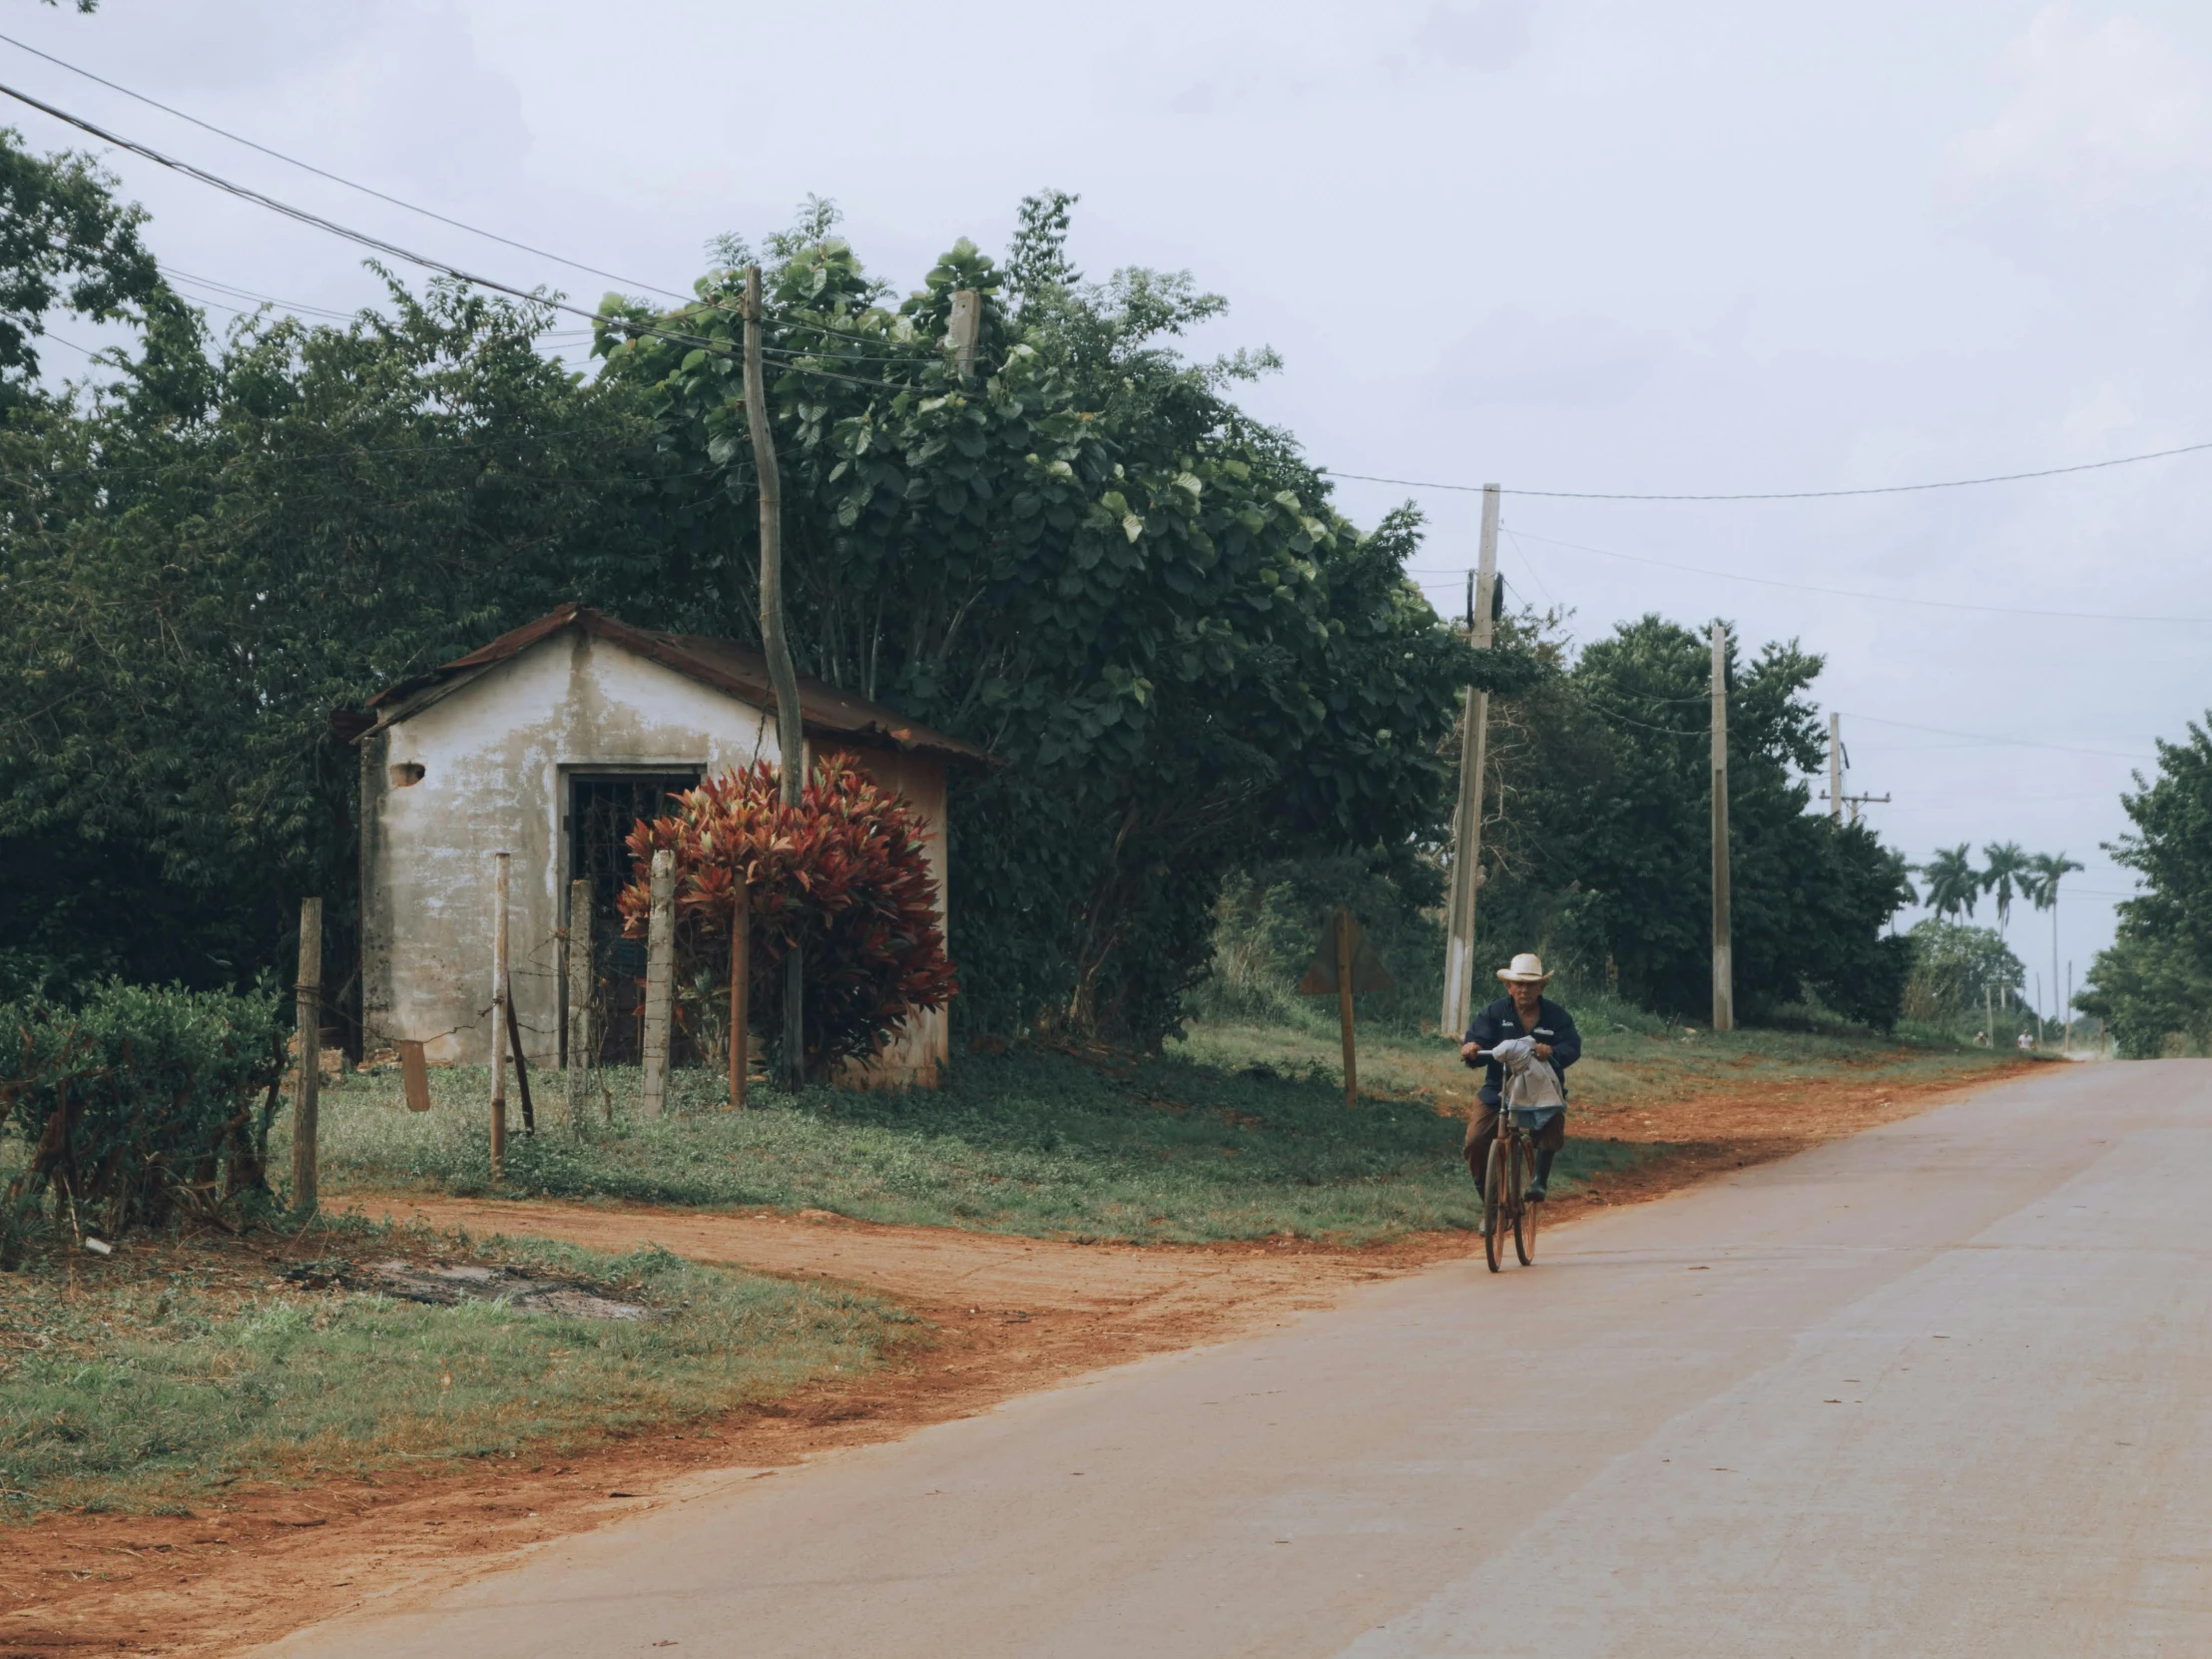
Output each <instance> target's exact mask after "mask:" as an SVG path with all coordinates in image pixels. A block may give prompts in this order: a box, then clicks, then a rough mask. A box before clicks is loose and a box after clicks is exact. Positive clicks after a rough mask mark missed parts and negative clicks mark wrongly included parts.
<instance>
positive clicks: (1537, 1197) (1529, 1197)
mask: <svg viewBox="0 0 2212 1659" xmlns="http://www.w3.org/2000/svg"><path fill="white" fill-rule="evenodd" d="M1543 1201H1544V1189H1543V1186H1542V1184H1541V1183H1540V1182H1532V1183H1530V1185H1529V1188H1528V1191H1527V1193H1526V1194H1525V1195H1524V1198H1523V1202H1525V1203H1528V1204H1541V1203H1542V1202H1543Z"/></svg>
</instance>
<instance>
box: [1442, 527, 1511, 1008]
mask: <svg viewBox="0 0 2212 1659" xmlns="http://www.w3.org/2000/svg"><path fill="white" fill-rule="evenodd" d="M1497 503H1498V487H1497V485H1495V484H1484V485H1483V486H1482V544H1481V552H1480V555H1479V560H1478V564H1479V568H1478V569H1477V570H1476V571H1475V577H1474V615H1473V617H1472V618H1470V619H1469V626H1468V630H1467V643H1468V644H1469V645H1472V646H1473V647H1474V648H1475V649H1476V650H1478V651H1487V650H1489V648H1490V641H1491V637H1492V632H1493V625H1492V618H1491V614H1490V613H1491V606H1492V604H1493V603H1494V601H1493V598H1492V595H1493V594H1494V593H1495V591H1496V588H1497ZM1489 737H1490V694H1489V693H1488V692H1486V691H1477V690H1475V689H1474V688H1473V687H1471V686H1470V687H1468V688H1467V696H1466V706H1465V708H1464V709H1463V710H1462V711H1461V716H1460V728H1459V805H1458V808H1457V810H1456V811H1455V812H1454V813H1453V814H1452V837H1451V894H1450V898H1449V900H1448V903H1449V908H1448V909H1447V910H1446V912H1445V915H1444V928H1445V934H1444V1003H1443V1026H1444V1029H1445V1030H1446V1031H1449V1032H1451V1033H1452V1034H1453V1035H1454V1036H1456V1035H1457V1034H1458V1033H1460V1032H1462V1031H1464V1030H1465V1029H1466V1028H1467V1018H1468V1015H1469V1013H1470V1012H1471V1008H1470V1004H1471V1003H1472V1001H1473V997H1474V900H1475V891H1476V889H1477V888H1478V887H1480V886H1481V885H1482V794H1483V789H1482V781H1483V773H1484V771H1485V769H1486V768H1487V767H1488V765H1489V753H1488V750H1489Z"/></svg>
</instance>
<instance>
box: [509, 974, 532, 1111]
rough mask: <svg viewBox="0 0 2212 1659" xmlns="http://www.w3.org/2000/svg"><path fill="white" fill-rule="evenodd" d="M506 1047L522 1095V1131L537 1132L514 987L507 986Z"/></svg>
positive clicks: (516, 1084) (527, 1058)
mask: <svg viewBox="0 0 2212 1659" xmlns="http://www.w3.org/2000/svg"><path fill="white" fill-rule="evenodd" d="M507 1049H508V1052H509V1053H511V1054H513V1055H514V1059H515V1088H516V1090H517V1091H518V1092H519V1093H520V1094H521V1096H522V1132H523V1133H524V1134H525V1135H535V1134H536V1133H537V1132H538V1113H537V1108H536V1107H534V1106H532V1105H531V1104H530V1060H529V1057H528V1056H527V1055H525V1054H524V1053H523V1052H522V1025H521V1022H520V1021H518V1020H517V1019H516V1018H515V993H514V987H513V986H511V985H510V986H508V987H507Z"/></svg>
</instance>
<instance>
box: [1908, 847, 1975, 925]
mask: <svg viewBox="0 0 2212 1659" xmlns="http://www.w3.org/2000/svg"><path fill="white" fill-rule="evenodd" d="M1920 872H1921V873H1922V874H1923V875H1925V876H1927V877H1928V907H1929V908H1930V909H1932V910H1934V911H1935V912H1936V914H1937V915H1939V916H1955V915H1957V914H1959V913H1960V912H1961V911H1963V912H1964V913H1965V914H1967V915H1969V916H1970V915H1972V914H1973V906H1974V900H1975V899H1977V898H1979V897H1980V896H1981V872H1980V871H1979V870H1977V869H1975V868H1974V867H1973V865H1972V864H1970V863H1968V862H1967V861H1966V843H1965V842H1964V841H1960V842H1959V843H1958V844H1957V845H1956V846H1938V847H1937V848H1936V856H1935V857H1933V858H1931V859H1929V860H1928V862H1927V863H1925V864H1922V865H1921V866H1920Z"/></svg>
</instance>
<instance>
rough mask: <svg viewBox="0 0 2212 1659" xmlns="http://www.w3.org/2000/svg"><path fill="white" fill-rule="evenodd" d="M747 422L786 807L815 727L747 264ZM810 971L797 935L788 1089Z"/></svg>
mask: <svg viewBox="0 0 2212 1659" xmlns="http://www.w3.org/2000/svg"><path fill="white" fill-rule="evenodd" d="M745 424H746V426H747V428H748V429H749V430H750V431H751V432H752V434H753V466H754V470H755V471H756V472H757V473H758V474H759V475H760V481H759V489H760V496H761V649H762V651H763V652H765V653H766V654H767V656H768V680H769V686H770V689H771V690H773V691H774V692H775V693H776V748H777V754H778V763H777V764H778V770H779V772H781V773H782V775H783V783H784V796H783V798H784V805H785V806H787V807H797V806H798V805H799V796H800V791H801V790H802V789H803V788H804V787H805V785H806V782H807V728H806V722H805V721H804V719H803V718H802V716H801V711H800V707H799V670H798V668H797V667H796V666H794V664H793V662H792V648H791V641H790V640H789V639H788V638H786V637H785V633H784V487H783V480H782V477H781V475H780V474H779V473H778V472H777V469H776V436H775V433H774V432H773V431H772V430H771V429H770V427H769V423H768V385H767V382H766V381H765V380H764V379H763V377H762V374H761V268H760V267H759V266H757V265H749V266H747V267H746V268H745ZM806 1035H807V1022H806V982H805V968H804V966H803V964H802V962H801V960H800V953H799V945H798V943H797V941H796V940H795V941H794V942H793V944H792V949H791V954H790V955H789V956H787V957H786V958H785V967H784V1040H783V1043H782V1045H781V1046H782V1048H783V1054H782V1056H781V1058H782V1061H783V1065H782V1068H781V1069H782V1071H783V1074H784V1087H785V1088H787V1089H789V1090H791V1091H793V1092H794V1093H797V1092H798V1090H799V1088H800V1086H801V1085H802V1084H804V1083H805V1082H806V1080H807V1064H806Z"/></svg>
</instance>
